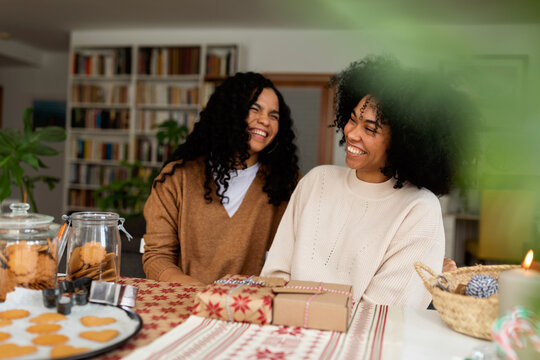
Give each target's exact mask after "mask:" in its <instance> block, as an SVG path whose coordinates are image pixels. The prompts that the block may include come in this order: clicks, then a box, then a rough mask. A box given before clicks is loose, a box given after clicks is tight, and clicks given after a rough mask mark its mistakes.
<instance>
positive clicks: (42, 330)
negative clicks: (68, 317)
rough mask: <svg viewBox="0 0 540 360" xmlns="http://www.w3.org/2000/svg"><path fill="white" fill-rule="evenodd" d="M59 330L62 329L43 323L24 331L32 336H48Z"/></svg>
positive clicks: (56, 325) (59, 326) (58, 326)
mask: <svg viewBox="0 0 540 360" xmlns="http://www.w3.org/2000/svg"><path fill="white" fill-rule="evenodd" d="M61 328H62V325H58V324H48V323H43V324H37V325H32V326H30V327H28V328H26V331H28V332H29V333H33V334H48V333H52V332H55V331H58V330H60V329H61Z"/></svg>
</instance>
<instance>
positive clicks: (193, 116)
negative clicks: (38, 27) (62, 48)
mask: <svg viewBox="0 0 540 360" xmlns="http://www.w3.org/2000/svg"><path fill="white" fill-rule="evenodd" d="M70 56H71V64H70V69H69V80H68V81H69V84H68V101H67V104H68V105H67V121H66V128H67V140H66V149H65V170H64V171H65V174H64V176H65V177H64V178H65V179H67V180H68V181H65V185H64V195H65V196H64V203H63V210H64V213H71V212H73V211H89V210H96V208H95V202H94V199H93V197H92V192H93V191H94V190H96V189H97V188H99V187H100V186H102V185H107V184H109V183H111V182H112V181H114V180H120V179H127V178H128V177H129V176H131V174H129V171H128V169H127V168H126V167H124V166H122V165H121V164H120V162H121V161H122V160H126V161H128V162H134V161H140V162H141V163H142V164H143V165H144V166H145V168H146V170H147V171H143V172H142V174H140V176H145V174H150V173H151V171H152V170H155V169H159V168H161V166H162V164H163V161H165V160H166V156H167V153H168V152H170V149H162V148H161V147H160V146H159V144H158V142H157V139H156V137H155V134H156V130H155V129H154V127H155V126H156V125H158V124H160V123H162V122H164V121H166V120H169V119H174V120H176V121H177V122H178V123H179V124H184V125H186V126H187V127H188V129H189V130H190V131H191V130H192V128H193V125H194V123H195V122H196V121H197V117H198V114H199V112H200V110H201V107H202V106H203V104H205V103H206V100H207V99H208V97H209V96H210V94H211V93H212V92H213V90H214V88H215V86H216V85H217V84H219V83H220V82H221V81H223V80H224V79H225V78H226V77H227V76H229V75H231V74H234V73H235V72H237V71H238V68H239V67H238V45H236V44H190V45H179V44H166V45H161V44H159V45H139V44H129V45H119V46H111V45H106V46H93V45H84V46H77V45H72V48H71V51H70Z"/></svg>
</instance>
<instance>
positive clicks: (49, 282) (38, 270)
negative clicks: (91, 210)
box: [0, 203, 58, 301]
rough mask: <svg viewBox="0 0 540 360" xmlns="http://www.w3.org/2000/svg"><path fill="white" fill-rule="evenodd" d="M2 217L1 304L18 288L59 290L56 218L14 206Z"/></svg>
mask: <svg viewBox="0 0 540 360" xmlns="http://www.w3.org/2000/svg"><path fill="white" fill-rule="evenodd" d="M9 207H10V209H11V213H7V214H0V301H5V297H6V295H7V293H8V292H10V291H12V290H13V289H14V288H15V286H21V287H25V288H30V289H44V288H49V287H54V286H56V272H57V262H58V261H57V259H58V254H57V252H58V238H57V236H56V233H57V230H58V225H56V224H53V223H52V221H53V219H54V218H53V217H52V216H48V215H40V214H32V213H29V212H28V210H29V209H30V205H28V204H26V203H14V204H11V205H10V206H9Z"/></svg>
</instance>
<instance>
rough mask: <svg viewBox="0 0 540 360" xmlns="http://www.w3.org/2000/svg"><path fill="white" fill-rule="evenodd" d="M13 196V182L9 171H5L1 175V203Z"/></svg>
mask: <svg viewBox="0 0 540 360" xmlns="http://www.w3.org/2000/svg"><path fill="white" fill-rule="evenodd" d="M9 195H11V181H10V179H9V171H7V170H4V171H3V172H2V175H0V202H2V201H3V200H4V199H5V198H7V197H8V196H9Z"/></svg>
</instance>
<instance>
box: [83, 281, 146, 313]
mask: <svg viewBox="0 0 540 360" xmlns="http://www.w3.org/2000/svg"><path fill="white" fill-rule="evenodd" d="M138 291H139V288H137V287H136V286H131V285H122V284H117V283H113V282H108V281H92V285H91V286H90V302H93V303H98V304H107V305H113V306H128V307H135V303H136V301H137V292H138Z"/></svg>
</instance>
